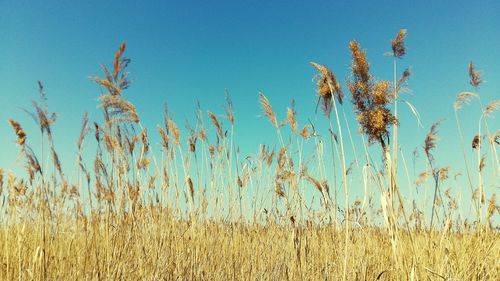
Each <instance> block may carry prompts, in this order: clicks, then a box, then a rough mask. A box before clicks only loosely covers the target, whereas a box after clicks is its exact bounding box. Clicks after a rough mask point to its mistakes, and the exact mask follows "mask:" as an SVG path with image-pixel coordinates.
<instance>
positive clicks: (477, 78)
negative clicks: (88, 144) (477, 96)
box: [469, 62, 484, 88]
mask: <svg viewBox="0 0 500 281" xmlns="http://www.w3.org/2000/svg"><path fill="white" fill-rule="evenodd" d="M469 78H470V81H469V83H470V84H471V85H472V86H473V87H474V88H478V87H479V85H481V83H483V82H484V81H483V80H482V79H481V73H479V71H476V69H475V66H474V63H473V62H470V63H469Z"/></svg>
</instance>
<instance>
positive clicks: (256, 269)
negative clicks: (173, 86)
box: [0, 30, 500, 280]
mask: <svg viewBox="0 0 500 281" xmlns="http://www.w3.org/2000/svg"><path fill="white" fill-rule="evenodd" d="M405 36H406V30H401V31H400V32H399V33H398V34H397V36H396V37H395V38H394V39H393V40H392V42H391V43H392V44H391V50H392V52H390V53H389V54H388V55H389V56H392V57H393V59H394V79H391V80H392V81H389V80H377V79H375V77H374V76H373V75H372V74H371V73H370V67H369V63H368V61H367V59H366V51H365V50H364V49H363V48H362V47H361V45H360V43H358V42H356V41H352V42H350V43H349V49H350V51H351V54H352V64H351V72H352V75H351V76H350V77H349V78H348V80H347V82H346V85H345V86H344V88H345V89H343V87H342V85H341V83H340V80H338V79H337V78H336V77H335V74H334V73H333V72H332V71H331V70H330V69H328V68H327V67H326V66H325V65H321V64H318V63H311V66H312V67H314V68H315V69H316V70H317V72H318V75H317V77H316V82H317V95H318V104H317V107H318V112H321V114H323V115H324V120H325V124H327V125H326V127H325V126H320V125H318V124H313V123H311V122H310V121H309V122H308V121H307V119H304V120H298V118H297V114H296V112H295V108H294V106H293V104H292V106H290V107H289V108H287V114H286V116H277V114H276V112H275V110H274V109H273V107H272V104H271V102H270V101H269V99H268V98H267V97H266V96H265V95H264V94H263V93H259V96H258V101H259V103H260V106H261V108H262V114H263V117H265V118H266V119H268V121H269V122H270V124H266V125H268V126H273V127H274V128H275V130H276V146H274V147H272V146H269V144H255V148H256V153H255V155H251V156H247V155H241V153H240V150H239V145H238V143H236V142H235V139H234V127H235V126H238V124H237V118H236V117H235V114H234V108H233V104H232V102H231V98H230V96H229V94H226V107H225V112H224V113H223V114H217V113H212V112H211V111H208V112H206V111H203V110H201V108H198V109H197V110H196V114H195V116H194V120H195V121H194V125H190V124H189V123H188V124H186V126H185V129H182V128H181V127H180V126H179V125H178V124H177V123H176V121H174V119H173V118H172V116H170V115H169V112H168V109H167V107H165V112H164V113H163V118H164V122H163V124H162V125H160V126H158V127H157V128H146V127H143V124H142V123H141V118H140V113H139V112H137V110H136V108H135V106H134V104H132V103H131V102H130V101H129V100H128V99H126V95H125V94H124V93H125V92H126V89H127V88H128V87H129V85H130V80H129V78H128V72H127V68H128V66H129V63H130V60H129V59H127V58H125V57H124V52H125V44H122V45H121V46H120V48H119V49H118V51H117V52H116V54H115V57H114V59H113V62H112V65H111V66H110V67H107V66H102V70H103V75H102V76H101V77H98V76H93V77H92V78H91V80H92V81H93V82H95V83H97V84H98V85H99V86H100V87H101V89H102V91H101V94H100V96H99V102H100V104H99V108H100V110H102V114H103V118H102V119H100V120H89V118H88V116H87V115H85V116H84V117H83V120H82V124H81V133H80V136H75V139H76V140H77V142H76V145H77V148H78V155H76V156H75V157H76V165H77V166H78V171H77V172H76V176H75V177H69V176H68V175H67V174H65V173H64V171H65V169H63V167H61V162H60V161H59V155H58V152H57V148H56V147H55V145H54V141H53V130H52V126H53V124H54V123H55V122H56V121H57V120H56V119H57V118H56V117H57V114H55V113H52V112H51V111H50V110H49V106H48V99H47V95H46V93H45V91H44V88H43V85H42V83H40V82H39V92H40V100H39V101H36V102H34V103H33V109H32V111H29V110H28V111H27V112H28V113H29V114H30V115H31V116H32V117H33V119H34V120H35V121H36V123H37V125H38V127H39V129H40V131H39V132H26V131H25V130H24V129H23V125H22V124H20V123H19V122H18V121H16V120H13V119H11V120H9V123H10V125H11V127H12V128H13V132H14V134H13V135H12V138H14V137H16V138H17V139H16V144H17V147H18V149H19V159H20V161H22V162H23V163H24V166H23V167H24V168H25V171H24V172H22V173H17V174H15V173H14V172H13V171H11V170H9V169H8V168H9V167H4V168H2V169H0V204H1V205H0V249H1V250H0V263H1V264H0V265H1V267H0V279H1V280H499V279H500V273H499V271H500V262H499V260H500V249H499V233H498V215H499V206H498V205H497V202H496V197H495V196H496V195H495V194H496V191H497V190H498V188H499V178H500V165H499V161H498V154H497V148H498V147H499V145H500V131H499V128H498V123H494V122H491V120H494V119H493V117H494V114H495V111H497V110H498V109H499V108H500V101H499V100H493V101H485V102H484V104H483V102H481V97H480V95H479V94H477V90H478V87H479V86H480V84H481V83H482V82H483V80H482V78H481V76H480V74H479V72H478V71H476V69H475V66H474V64H473V63H470V65H469V77H470V84H471V89H465V91H464V92H462V93H459V94H458V95H457V99H456V102H455V104H454V105H453V106H454V109H455V113H456V114H455V118H456V124H457V131H458V132H459V134H458V136H457V138H456V139H454V140H453V141H455V142H460V144H461V147H462V151H457V153H460V154H463V158H464V167H465V170H464V171H462V175H461V180H460V181H454V184H455V188H454V189H453V190H451V189H450V188H448V186H449V184H448V183H447V181H449V179H450V178H452V177H455V178H456V177H458V175H457V174H455V175H451V174H450V167H447V166H444V167H443V166H438V165H437V161H436V159H435V158H434V152H435V151H436V149H439V147H438V139H439V126H440V124H441V121H438V122H436V123H435V124H434V125H432V126H431V127H430V128H428V134H427V136H426V138H425V139H423V140H422V147H421V148H420V150H421V151H420V154H421V155H422V156H423V159H424V160H425V161H424V165H423V167H421V168H422V171H421V173H420V174H418V175H416V176H415V177H412V176H410V173H408V167H407V163H406V160H405V158H404V157H403V154H402V153H401V154H400V153H399V152H400V149H399V148H400V146H401V145H402V144H400V143H399V141H398V136H399V135H400V134H404V132H405V128H404V127H400V126H399V122H398V106H402V105H404V106H409V108H410V109H411V111H412V112H413V113H414V115H415V118H416V119H417V121H419V120H418V119H419V113H418V111H417V109H416V108H414V107H413V106H412V104H411V103H410V102H409V101H404V102H402V101H401V100H400V97H399V94H400V93H401V92H403V91H404V90H405V87H406V81H407V80H408V79H409V77H410V75H411V72H410V71H409V70H405V71H401V72H398V71H397V63H398V61H399V60H400V59H402V58H403V57H404V55H405V44H404V40H405ZM347 92H349V93H347ZM472 102H474V103H477V104H479V106H480V108H481V116H474V117H472V118H477V119H478V120H479V126H478V130H477V131H475V132H464V131H463V130H462V128H461V125H460V124H461V123H460V119H461V116H460V111H461V109H462V108H463V107H464V106H467V105H468V104H469V103H472ZM346 103H352V104H353V108H354V112H353V113H351V112H347V110H345V109H344V106H345V104H346ZM449 106H451V105H449ZM352 118H354V119H352ZM348 120H356V121H357V124H358V125H359V128H358V127H357V128H351V127H350V125H349V124H350V123H349V122H348ZM259 122H263V123H264V121H263V120H261V121H259ZM266 122H267V121H266ZM495 126H496V127H495ZM495 130H496V131H495ZM154 131H156V134H158V138H156V139H158V140H159V142H160V143H159V144H158V145H157V144H156V143H150V142H151V139H152V138H151V135H152V134H153V133H154ZM68 141H73V140H72V139H71V140H68ZM4 146H12V145H11V144H8V141H4ZM35 147H36V149H34V148H35ZM159 147H161V149H157V148H159ZM11 148H12V147H8V148H4V149H11ZM89 150H92V151H90V152H89ZM471 150H472V151H473V152H474V155H477V157H474V158H471V157H470V153H469V152H470V151H471ZM94 151H95V152H94ZM90 154H93V158H92V159H89V158H88V155H90ZM360 154H361V155H362V156H359V155H360ZM70 178H72V179H74V178H77V180H70ZM445 183H446V184H445ZM410 188H420V189H424V190H425V191H426V192H425V193H420V195H418V196H420V197H418V196H417V195H412V196H410V195H409V194H408V193H407V190H408V189H410ZM353 190H357V191H360V190H361V194H362V195H361V196H354V195H353V194H354V192H353ZM358 193H359V192H358ZM422 196H426V198H422ZM469 206H470V208H471V210H472V212H471V213H473V215H472V216H466V215H464V211H463V210H464V209H465V208H469Z"/></svg>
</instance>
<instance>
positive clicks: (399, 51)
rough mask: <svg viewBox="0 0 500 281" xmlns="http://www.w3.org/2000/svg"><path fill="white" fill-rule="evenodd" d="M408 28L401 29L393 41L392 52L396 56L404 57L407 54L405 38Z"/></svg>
mask: <svg viewBox="0 0 500 281" xmlns="http://www.w3.org/2000/svg"><path fill="white" fill-rule="evenodd" d="M406 33H407V30H406V29H401V30H399V32H398V35H397V36H396V38H394V39H393V40H392V41H391V47H392V54H393V56H394V57H396V58H402V57H403V56H404V55H405V54H406V48H405V38H406Z"/></svg>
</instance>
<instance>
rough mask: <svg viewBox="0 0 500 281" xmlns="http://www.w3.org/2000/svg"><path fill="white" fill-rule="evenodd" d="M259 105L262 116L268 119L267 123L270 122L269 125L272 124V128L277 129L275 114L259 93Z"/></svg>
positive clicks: (264, 97) (263, 96) (265, 98)
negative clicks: (262, 112)
mask: <svg viewBox="0 0 500 281" xmlns="http://www.w3.org/2000/svg"><path fill="white" fill-rule="evenodd" d="M259 103H260V106H261V107H262V111H264V115H265V116H266V117H267V118H269V121H271V124H273V126H274V127H276V128H278V119H277V118H276V114H275V113H274V111H273V107H272V106H271V103H270V102H269V100H268V99H267V97H266V96H265V95H264V94H263V93H259Z"/></svg>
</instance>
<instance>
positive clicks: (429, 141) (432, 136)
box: [424, 119, 444, 159]
mask: <svg viewBox="0 0 500 281" xmlns="http://www.w3.org/2000/svg"><path fill="white" fill-rule="evenodd" d="M443 122H444V119H442V120H439V121H438V122H436V123H434V124H432V126H431V129H430V130H429V133H427V136H426V137H425V142H424V151H425V154H427V157H428V158H429V159H432V155H431V150H433V149H434V148H436V147H437V144H436V142H437V140H438V139H439V138H438V136H437V133H438V127H439V126H440V125H441V124H442V123H443Z"/></svg>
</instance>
